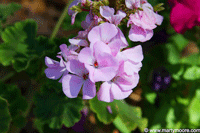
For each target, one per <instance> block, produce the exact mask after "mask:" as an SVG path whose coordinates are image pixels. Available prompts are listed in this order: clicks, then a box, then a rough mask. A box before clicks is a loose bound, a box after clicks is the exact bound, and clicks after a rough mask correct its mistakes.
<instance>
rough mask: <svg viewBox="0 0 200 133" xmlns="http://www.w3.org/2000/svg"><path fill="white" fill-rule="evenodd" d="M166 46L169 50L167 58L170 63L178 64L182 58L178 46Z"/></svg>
mask: <svg viewBox="0 0 200 133" xmlns="http://www.w3.org/2000/svg"><path fill="white" fill-rule="evenodd" d="M166 48H167V51H168V56H167V60H168V62H169V63H170V64H178V63H179V60H180V54H179V51H178V50H177V48H176V46H175V45H173V44H170V43H168V44H166Z"/></svg>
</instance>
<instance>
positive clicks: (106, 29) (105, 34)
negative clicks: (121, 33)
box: [99, 23, 118, 43]
mask: <svg viewBox="0 0 200 133" xmlns="http://www.w3.org/2000/svg"><path fill="white" fill-rule="evenodd" d="M99 26H100V35H101V41H103V42H104V43H108V42H109V41H110V40H111V39H112V38H113V37H114V36H116V34H117V32H118V30H117V28H116V26H115V25H114V24H110V23H103V24H100V25H99Z"/></svg>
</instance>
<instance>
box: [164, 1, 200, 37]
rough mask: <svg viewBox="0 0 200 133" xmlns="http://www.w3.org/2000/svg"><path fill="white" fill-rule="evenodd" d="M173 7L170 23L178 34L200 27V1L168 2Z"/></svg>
mask: <svg viewBox="0 0 200 133" xmlns="http://www.w3.org/2000/svg"><path fill="white" fill-rule="evenodd" d="M168 2H169V4H170V5H171V6H172V10H171V13H170V23H171V25H172V27H173V28H174V29H175V31H176V32H178V33H182V34H183V33H184V32H185V31H186V30H187V29H191V28H193V27H194V26H196V25H198V26H200V0H168Z"/></svg>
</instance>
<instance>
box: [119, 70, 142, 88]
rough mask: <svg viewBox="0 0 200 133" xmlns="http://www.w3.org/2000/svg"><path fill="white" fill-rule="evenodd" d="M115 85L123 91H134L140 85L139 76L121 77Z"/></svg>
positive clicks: (135, 74)
mask: <svg viewBox="0 0 200 133" xmlns="http://www.w3.org/2000/svg"><path fill="white" fill-rule="evenodd" d="M115 83H116V84H117V85H118V86H119V87H120V88H121V90H122V91H129V90H132V89H133V88H135V87H136V86H137V84H138V83H139V74H138V73H134V74H133V75H131V76H125V75H124V76H122V77H119V78H118V79H117V81H116V82H115Z"/></svg>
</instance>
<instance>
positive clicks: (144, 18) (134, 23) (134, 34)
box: [127, 2, 163, 42]
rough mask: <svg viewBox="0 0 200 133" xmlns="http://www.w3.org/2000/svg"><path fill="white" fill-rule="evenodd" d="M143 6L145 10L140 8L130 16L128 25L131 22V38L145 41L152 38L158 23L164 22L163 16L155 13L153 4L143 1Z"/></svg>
mask: <svg viewBox="0 0 200 133" xmlns="http://www.w3.org/2000/svg"><path fill="white" fill-rule="evenodd" d="M132 4H134V3H132ZM133 6H135V5H133ZM141 8H142V9H143V11H139V10H138V11H137V12H136V13H135V14H131V15H130V16H129V17H130V19H129V21H128V23H127V26H129V25H130V24H131V29H130V31H129V38H130V40H132V41H140V42H145V41H148V40H150V39H151V38H152V36H153V29H154V28H156V27H157V26H156V25H160V24H161V23H162V21H163V17H162V16H160V15H159V14H157V13H155V12H154V11H153V7H152V6H151V4H149V3H147V2H143V4H142V5H141Z"/></svg>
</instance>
